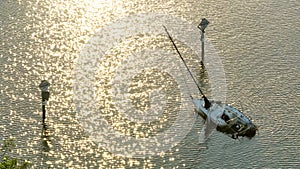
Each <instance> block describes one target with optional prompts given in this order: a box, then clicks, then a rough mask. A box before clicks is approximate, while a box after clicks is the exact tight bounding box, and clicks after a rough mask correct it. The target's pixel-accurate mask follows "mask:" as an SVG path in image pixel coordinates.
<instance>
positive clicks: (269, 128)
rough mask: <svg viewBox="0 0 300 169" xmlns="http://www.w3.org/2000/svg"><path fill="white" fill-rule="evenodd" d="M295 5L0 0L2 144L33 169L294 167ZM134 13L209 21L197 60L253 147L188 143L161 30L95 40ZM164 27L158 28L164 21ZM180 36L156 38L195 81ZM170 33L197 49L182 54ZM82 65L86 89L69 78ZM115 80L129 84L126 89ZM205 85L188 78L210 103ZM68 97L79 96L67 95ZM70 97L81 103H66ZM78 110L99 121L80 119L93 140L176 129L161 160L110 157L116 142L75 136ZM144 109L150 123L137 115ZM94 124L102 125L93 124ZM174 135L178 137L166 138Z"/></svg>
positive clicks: (188, 107) (188, 108)
mask: <svg viewBox="0 0 300 169" xmlns="http://www.w3.org/2000/svg"><path fill="white" fill-rule="evenodd" d="M299 7H300V3H299V1H289V2H285V1H267V0H264V1H251V2H248V1H226V2H211V1H200V2H199V1H166V2H164V3H162V2H158V1H136V2H135V1H129V2H128V1H118V0H115V1H106V0H104V1H97V0H86V1H76V0H70V1H65V2H64V1H57V0H56V1H47V0H40V1H14V0H2V1H0V17H1V25H0V32H1V36H0V37H1V42H0V68H1V72H0V74H1V76H0V78H1V80H0V93H1V97H0V112H1V116H0V138H8V137H14V138H15V140H16V145H17V147H16V149H15V150H14V151H13V156H16V157H19V158H24V159H28V160H29V161H31V162H32V163H33V168H48V167H50V168H161V167H162V168H212V167H213V168H242V167H243V168H297V167H298V166H299V165H300V163H299V154H300V150H299V147H300V137H299V134H300V132H299V130H298V128H299V127H300V126H299V118H300V113H299V112H300V104H299V102H300V99H299V98H300V97H299V96H300V92H299V91H300V80H299V72H300V66H299V65H300V57H299V52H300V51H299V48H298V46H299V39H300V36H299V28H300V22H299V20H300V17H299V16H300V15H299ZM139 13H151V14H157V13H160V14H165V15H168V16H172V17H177V18H180V19H181V20H182V21H184V22H185V23H188V24H189V25H190V26H194V27H195V29H197V28H196V26H197V25H198V24H199V22H200V20H201V18H203V17H206V18H207V19H208V20H209V21H210V22H211V24H210V25H209V26H208V28H207V31H206V38H207V40H208V41H209V44H212V45H213V46H214V51H213V47H211V48H208V49H211V50H208V51H207V55H208V56H209V55H210V54H211V55H217V56H218V57H219V58H220V60H221V61H222V66H223V68H224V72H225V75H226V86H227V94H226V102H228V103H229V104H232V105H234V106H236V107H237V108H239V109H243V111H244V112H245V114H247V115H249V116H250V117H252V119H253V121H254V123H255V124H257V125H258V126H259V134H258V135H257V136H256V137H255V138H253V139H251V140H247V139H242V140H241V141H238V140H233V139H231V138H229V137H227V136H225V135H223V134H222V133H218V132H214V133H213V134H212V135H211V137H210V138H209V139H208V141H207V142H206V144H205V145H199V144H198V135H199V131H200V130H201V127H202V124H203V122H202V120H201V119H200V118H197V119H194V115H193V112H192V110H193V107H192V104H191V103H189V101H188V99H187V98H188V96H187V95H189V94H192V95H197V93H198V91H194V89H196V88H195V86H194V85H193V84H192V81H191V80H190V78H189V77H188V75H187V74H185V71H186V70H185V68H184V67H183V66H182V64H180V60H177V59H178V58H177V59H176V57H177V56H176V53H175V51H174V50H173V48H172V46H171V43H170V42H169V41H168V39H167V36H166V35H165V34H163V29H162V33H161V34H159V35H156V34H152V33H151V34H149V33H148V34H136V35H134V36H128V37H126V38H123V39H119V41H115V42H114V43H112V44H108V43H110V42H111V41H110V40H111V39H113V38H115V39H118V38H117V35H119V34H121V33H120V32H122V29H127V30H132V31H134V30H135V29H136V28H137V27H143V26H144V29H145V30H148V29H149V30H151V29H152V28H153V27H152V26H153V25H155V21H153V22H151V23H149V25H147V24H145V25H134V24H135V22H134V21H132V22H133V23H132V24H131V25H133V26H132V28H123V27H122V25H117V26H116V27H115V28H118V29H108V30H107V31H106V32H104V33H103V34H101V31H100V34H98V33H99V30H103V29H101V28H108V27H109V26H111V25H114V24H116V23H118V20H120V19H121V20H122V19H123V20H124V18H128V17H131V16H133V15H136V14H139ZM139 23H140V22H139ZM158 23H159V24H160V22H158ZM165 24H166V25H170V23H167V21H166V23H165ZM118 26H119V27H118ZM159 26H161V25H159ZM180 28H182V27H181V25H179V26H178V27H177V26H175V27H173V28H171V27H169V28H168V29H170V30H171V33H172V36H174V37H175V38H177V41H176V43H177V44H178V45H179V46H180V50H181V51H182V53H183V55H184V57H185V58H186V59H187V62H188V64H189V66H190V67H191V69H192V70H193V72H194V73H195V74H198V73H199V70H200V69H199V61H198V60H197V59H198V56H197V55H198V53H197V51H195V50H191V49H192V47H191V46H193V45H196V46H198V45H200V36H199V35H200V34H196V35H195V34H193V33H194V30H192V28H191V29H187V30H186V31H185V30H182V29H180ZM153 29H154V28H153ZM155 29H156V28H155ZM179 29H180V31H177V32H176V30H179ZM152 31H153V30H152ZM178 32H179V33H178ZM175 33H177V34H175ZM179 34H180V35H185V36H187V37H188V38H187V39H191V38H196V39H197V38H199V41H195V42H194V43H193V44H191V46H187V44H185V43H184V42H183V41H181V39H180V38H182V37H181V36H180V35H179ZM102 35H107V37H105V38H106V39H105V40H107V41H104V42H101V43H102V44H101V43H100V42H95V41H91V40H90V39H91V37H95V36H96V37H97V36H98V37H99V38H100V39H101V38H103V37H102ZM124 36H125V35H124ZM94 42H95V43H96V44H98V45H99V44H101V45H102V46H101V47H100V49H105V48H104V46H107V45H111V48H109V49H110V50H109V51H101V52H100V51H99V49H96V48H94V49H93V50H96V51H98V52H99V53H97V52H96V54H99V59H98V60H95V62H93V63H90V62H84V63H80V64H79V62H80V61H82V58H85V57H84V56H85V55H84V53H82V51H84V49H86V48H87V45H89V44H92V43H94ZM93 50H92V51H93ZM160 50H161V51H160ZM100 55H103V56H104V57H103V58H100ZM128 56H130V57H128ZM163 56H165V58H164V57H163ZM126 58H129V59H127V60H126ZM151 58H155V59H151ZM137 59H139V60H138V61H137ZM143 60H144V62H143ZM89 64H91V65H93V67H92V69H91V70H87V71H83V72H81V73H82V74H81V75H87V74H85V73H89V71H96V72H95V73H94V74H92V75H93V76H92V79H93V80H88V81H85V76H82V77H81V76H80V77H81V78H83V79H79V81H78V77H79V76H78V70H81V69H80V68H81V67H80V66H83V67H84V66H85V65H89ZM124 65H125V66H124ZM149 65H150V66H149ZM180 65H181V66H180ZM143 67H147V69H143ZM83 70H85V69H83ZM174 72H175V73H174ZM131 74H132V75H131ZM126 76H128V77H130V78H129V80H128V81H126V79H125V78H124V77H126ZM177 76H178V77H177ZM208 76H209V77H207V75H204V76H200V77H199V76H198V78H199V81H201V86H203V88H204V90H205V92H206V93H208V95H209V96H210V97H212V96H214V97H217V96H215V95H214V93H213V91H216V90H218V88H217V87H216V86H214V85H215V84H211V83H210V82H211V81H213V79H212V76H211V75H210V74H208ZM86 77H87V78H86V79H89V78H91V77H90V76H86ZM201 77H203V78H201ZM76 78H77V79H76ZM217 78H218V77H217ZM43 79H47V80H48V81H49V82H50V83H51V86H50V93H51V95H50V101H49V102H48V103H47V119H46V124H47V126H46V128H43V125H42V119H41V97H40V90H39V88H38V85H39V83H40V81H41V80H43ZM124 79H125V80H124ZM80 81H82V82H91V83H92V82H94V83H95V84H94V83H92V84H93V85H92V88H88V90H83V88H76V87H78V86H76V84H78V83H74V82H80ZM74 84H75V87H74ZM222 86H223V85H222ZM93 87H94V88H93ZM81 89H82V90H81ZM92 89H93V90H92ZM74 90H76V91H77V92H74ZM94 90H95V93H93V91H94ZM78 91H79V92H78ZM85 92H86V93H85ZM89 92H92V94H90V93H89ZM78 93H79V94H81V95H80V96H82V97H77V96H78V95H76V94H78ZM126 93H127V94H126ZM85 96H86V97H89V96H93V97H92V98H93V99H95V100H93V102H90V100H88V99H87V100H85V99H86V98H85ZM119 96H120V97H119ZM125 96H126V97H125ZM122 97H125V98H122ZM74 98H75V101H74ZM76 100H77V101H78V100H83V101H86V102H83V103H81V102H80V103H81V105H80V106H78V104H77V102H76ZM92 103H93V104H92ZM86 105H89V106H91V107H92V108H93V109H92V110H97V111H99V113H100V114H101V117H104V118H103V119H104V120H103V119H99V117H98V116H93V115H89V114H83V115H87V116H85V117H91V119H92V120H94V121H93V125H94V126H92V129H95V128H96V129H97V130H99V129H100V130H101V132H102V133H101V132H100V130H99V133H101V134H102V135H101V138H104V137H107V139H108V140H109V138H110V137H111V135H110V134H111V133H109V132H111V131H118V133H119V135H120V136H126V137H124V138H128V137H133V138H135V139H137V140H138V141H140V140H142V139H146V138H156V137H155V136H157V135H159V134H160V133H164V132H166V131H168V129H169V128H170V127H172V126H174V124H176V125H177V124H179V127H181V128H182V129H184V130H179V129H178V130H177V129H176V130H173V131H171V132H170V136H174V140H177V141H178V142H176V143H178V144H176V145H172V146H171V147H172V148H171V149H170V150H169V151H165V152H162V153H159V154H156V155H155V156H151V155H150V156H145V157H144V158H137V157H135V158H130V157H126V156H129V155H128V154H127V155H126V154H125V156H124V154H123V156H120V154H117V153H116V152H118V151H117V150H116V151H114V150H113V147H114V146H113V145H115V144H118V143H123V141H124V140H120V139H119V140H118V139H117V140H114V141H115V142H109V141H108V142H105V140H102V142H101V143H99V140H97V137H92V135H93V136H95V133H91V131H93V130H87V129H86V128H85V126H84V124H83V123H82V121H80V118H79V117H80V115H81V116H82V114H80V110H81V109H80V108H81V107H82V106H83V107H84V106H86ZM127 105H128V106H127ZM162 105H164V106H162ZM153 109H154V110H155V111H153ZM133 110H134V111H133ZM181 110H182V111H181ZM145 112H148V113H150V114H151V116H147V118H143V115H144V113H145ZM182 112H183V113H186V115H185V114H183V113H182ZM180 119H186V120H182V121H180ZM100 122H103V124H104V123H105V124H106V125H107V124H109V125H110V126H111V128H110V129H109V130H102V128H97V127H95V126H97V124H100ZM89 124H91V123H89ZM93 127H94V128H93ZM177 127H178V126H177ZM103 134H104V135H103ZM172 134H173V135H172ZM177 134H178V135H179V136H181V137H180V139H179V138H177V137H175V136H177ZM127 136H128V137H127ZM159 138H162V137H157V138H156V140H154V141H153V142H149V144H150V143H151V144H152V143H162V141H163V143H166V142H164V141H166V140H168V139H167V138H165V139H166V140H159ZM163 138H164V137H163ZM172 138H173V137H172ZM174 140H170V142H172V141H174ZM110 141H112V140H110ZM124 143H125V142H124ZM129 143H132V142H129ZM146 143H147V142H146ZM143 144H144V146H148V145H147V144H145V143H143ZM167 144H168V145H171V143H170V144H169V142H168V143H167ZM167 144H166V145H167ZM131 146H132V147H129V148H132V149H135V148H136V147H134V146H136V145H131ZM155 146H158V147H159V145H158V144H157V145H155ZM155 146H154V147H155ZM151 148H153V147H151ZM141 149H142V148H140V149H139V150H141ZM142 150H143V149H142ZM148 150H149V149H148ZM151 150H153V151H154V149H151ZM122 152H124V151H120V153H121V154H122ZM125 152H130V151H129V150H128V151H125Z"/></svg>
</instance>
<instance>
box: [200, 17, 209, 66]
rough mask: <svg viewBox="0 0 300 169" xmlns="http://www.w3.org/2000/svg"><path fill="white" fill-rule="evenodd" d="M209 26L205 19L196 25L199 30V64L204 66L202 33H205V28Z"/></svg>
mask: <svg viewBox="0 0 300 169" xmlns="http://www.w3.org/2000/svg"><path fill="white" fill-rule="evenodd" d="M208 24H209V21H208V20H207V19H205V18H203V19H202V20H201V22H200V24H199V25H198V28H199V29H200V30H201V47H202V49H201V64H202V66H204V33H205V28H206V27H207V25H208Z"/></svg>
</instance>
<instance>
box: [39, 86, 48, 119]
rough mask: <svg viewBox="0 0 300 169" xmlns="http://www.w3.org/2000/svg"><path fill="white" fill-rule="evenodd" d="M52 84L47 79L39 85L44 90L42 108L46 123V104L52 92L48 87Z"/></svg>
mask: <svg viewBox="0 0 300 169" xmlns="http://www.w3.org/2000/svg"><path fill="white" fill-rule="evenodd" d="M49 86H50V83H49V82H48V81H47V80H42V82H41V84H40V85H39V88H40V89H41V91H42V110H43V124H45V119H46V104H47V101H48V100H49V96H50V92H49V91H48V87H49Z"/></svg>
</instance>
